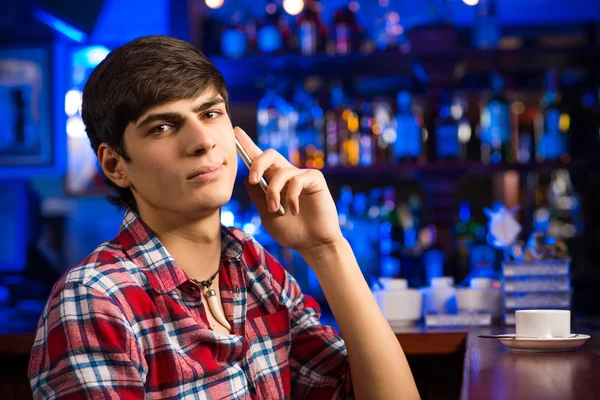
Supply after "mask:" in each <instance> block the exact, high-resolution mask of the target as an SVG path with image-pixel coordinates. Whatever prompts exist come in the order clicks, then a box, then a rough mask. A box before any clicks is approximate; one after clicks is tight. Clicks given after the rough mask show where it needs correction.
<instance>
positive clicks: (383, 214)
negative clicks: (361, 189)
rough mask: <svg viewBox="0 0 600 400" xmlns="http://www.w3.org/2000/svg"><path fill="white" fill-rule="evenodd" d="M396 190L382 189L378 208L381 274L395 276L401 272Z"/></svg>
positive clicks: (390, 187)
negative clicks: (381, 199) (381, 200)
mask: <svg viewBox="0 0 600 400" xmlns="http://www.w3.org/2000/svg"><path fill="white" fill-rule="evenodd" d="M395 210H396V190H395V189H394V187H392V186H387V187H385V188H384V189H383V202H382V204H381V207H380V208H379V211H380V213H379V220H380V225H379V250H380V253H381V260H380V263H381V275H382V276H385V277H397V276H400V275H401V273H402V268H401V267H402V265H401V261H400V250H401V245H400V243H399V242H398V237H397V226H398V225H399V224H398V221H397V219H396V213H395Z"/></svg>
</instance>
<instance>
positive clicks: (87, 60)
mask: <svg viewBox="0 0 600 400" xmlns="http://www.w3.org/2000/svg"><path fill="white" fill-rule="evenodd" d="M108 53H110V50H109V49H107V48H106V47H104V46H90V47H86V48H84V49H81V50H79V51H77V52H76V53H75V55H74V56H73V64H74V65H76V66H78V67H83V68H95V67H96V66H97V65H98V64H100V63H101V62H102V60H104V59H105V58H106V56H107V55H108Z"/></svg>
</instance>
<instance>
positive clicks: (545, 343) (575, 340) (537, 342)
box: [499, 334, 590, 353]
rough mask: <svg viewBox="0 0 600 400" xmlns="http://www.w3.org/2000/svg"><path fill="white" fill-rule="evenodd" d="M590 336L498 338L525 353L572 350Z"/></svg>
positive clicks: (581, 344)
mask: <svg viewBox="0 0 600 400" xmlns="http://www.w3.org/2000/svg"><path fill="white" fill-rule="evenodd" d="M589 338H590V336H589V335H582V334H579V335H577V336H575V337H570V338H548V339H525V338H518V339H517V338H499V340H500V341H501V342H502V344H503V345H505V346H507V347H510V348H511V349H512V350H513V351H516V352H526V353H551V352H559V351H573V350H575V349H576V348H578V347H580V346H583V344H584V343H585V342H587V340H588V339H589Z"/></svg>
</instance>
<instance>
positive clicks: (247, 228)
mask: <svg viewBox="0 0 600 400" xmlns="http://www.w3.org/2000/svg"><path fill="white" fill-rule="evenodd" d="M242 229H243V230H244V232H246V233H247V234H248V235H254V233H256V226H254V224H251V223H246V224H244V226H243V228H242Z"/></svg>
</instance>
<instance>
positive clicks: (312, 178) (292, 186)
mask: <svg viewBox="0 0 600 400" xmlns="http://www.w3.org/2000/svg"><path fill="white" fill-rule="evenodd" d="M302 171H303V173H301V174H298V175H295V176H294V177H293V178H291V179H290V180H289V181H288V186H287V193H286V201H287V203H288V208H289V209H290V211H291V213H292V215H298V213H299V212H300V195H301V194H302V192H303V191H305V190H306V189H310V188H311V187H312V186H313V185H314V184H315V182H317V180H318V179H322V177H319V176H318V174H321V172H320V171H317V170H313V169H305V170H302Z"/></svg>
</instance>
